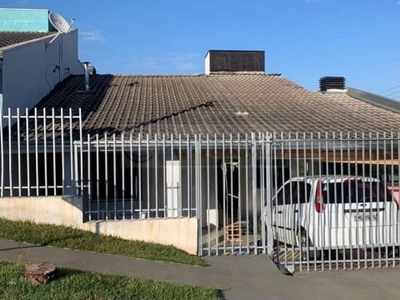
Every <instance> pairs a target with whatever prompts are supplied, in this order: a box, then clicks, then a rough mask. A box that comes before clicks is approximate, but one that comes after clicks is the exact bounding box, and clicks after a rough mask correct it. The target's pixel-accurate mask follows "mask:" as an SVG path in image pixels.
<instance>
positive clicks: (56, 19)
mask: <svg viewBox="0 0 400 300" xmlns="http://www.w3.org/2000/svg"><path fill="white" fill-rule="evenodd" d="M49 21H50V23H51V25H53V27H54V28H55V29H57V34H56V36H55V37H54V38H53V39H52V40H51V41H50V42H49V45H50V44H51V43H52V42H53V41H54V40H55V39H56V38H57V37H58V36H59V35H60V34H61V33H68V32H69V31H70V29H71V27H72V24H73V23H74V21H75V19H72V22H71V24H68V23H67V21H65V19H64V18H63V17H62V16H61V15H59V14H57V13H54V12H51V13H49Z"/></svg>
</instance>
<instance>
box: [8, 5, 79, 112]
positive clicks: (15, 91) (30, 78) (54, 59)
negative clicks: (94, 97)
mask: <svg viewBox="0 0 400 300" xmlns="http://www.w3.org/2000/svg"><path fill="white" fill-rule="evenodd" d="M71 74H75V75H77V74H83V67H82V64H81V63H80V62H79V61H78V30H77V29H72V30H71V31H70V32H68V33H65V34H61V35H58V36H57V31H56V29H55V28H54V27H53V26H52V25H51V23H50V21H49V11H48V10H43V9H10V8H0V105H1V107H2V108H6V109H8V108H10V109H11V110H12V111H16V108H20V110H21V113H24V112H25V109H26V108H28V109H30V108H32V107H33V106H34V105H35V104H37V103H38V102H39V100H40V99H42V98H43V97H44V96H46V95H47V94H48V93H49V92H50V91H51V90H53V88H54V87H55V86H56V84H57V83H59V82H61V81H63V80H64V79H65V78H67V77H68V76H69V75H71ZM3 113H6V111H5V112H3Z"/></svg>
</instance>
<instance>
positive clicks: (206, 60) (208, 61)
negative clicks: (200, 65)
mask: <svg viewBox="0 0 400 300" xmlns="http://www.w3.org/2000/svg"><path fill="white" fill-rule="evenodd" d="M204 61H205V74H206V75H210V52H208V53H207V55H206V58H205V60H204Z"/></svg>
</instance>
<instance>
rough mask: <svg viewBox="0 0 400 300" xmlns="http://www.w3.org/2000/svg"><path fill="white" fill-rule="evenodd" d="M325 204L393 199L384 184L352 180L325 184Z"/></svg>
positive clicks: (323, 189)
mask: <svg viewBox="0 0 400 300" xmlns="http://www.w3.org/2000/svg"><path fill="white" fill-rule="evenodd" d="M322 191H323V197H324V202H325V203H355V202H377V201H385V196H386V201H389V200H390V199H392V197H391V196H390V194H389V193H388V192H387V191H386V192H385V187H384V185H383V184H382V183H379V182H363V181H361V180H350V181H345V182H332V183H327V184H324V186H323V188H322Z"/></svg>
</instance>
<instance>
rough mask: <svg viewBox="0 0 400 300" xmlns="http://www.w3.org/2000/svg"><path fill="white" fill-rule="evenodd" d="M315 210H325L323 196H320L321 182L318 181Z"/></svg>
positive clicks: (319, 211) (318, 211)
mask: <svg viewBox="0 0 400 300" xmlns="http://www.w3.org/2000/svg"><path fill="white" fill-rule="evenodd" d="M315 210H316V211H317V213H323V212H325V205H324V198H323V197H322V187H321V182H318V185H317V192H316V193H315Z"/></svg>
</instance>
